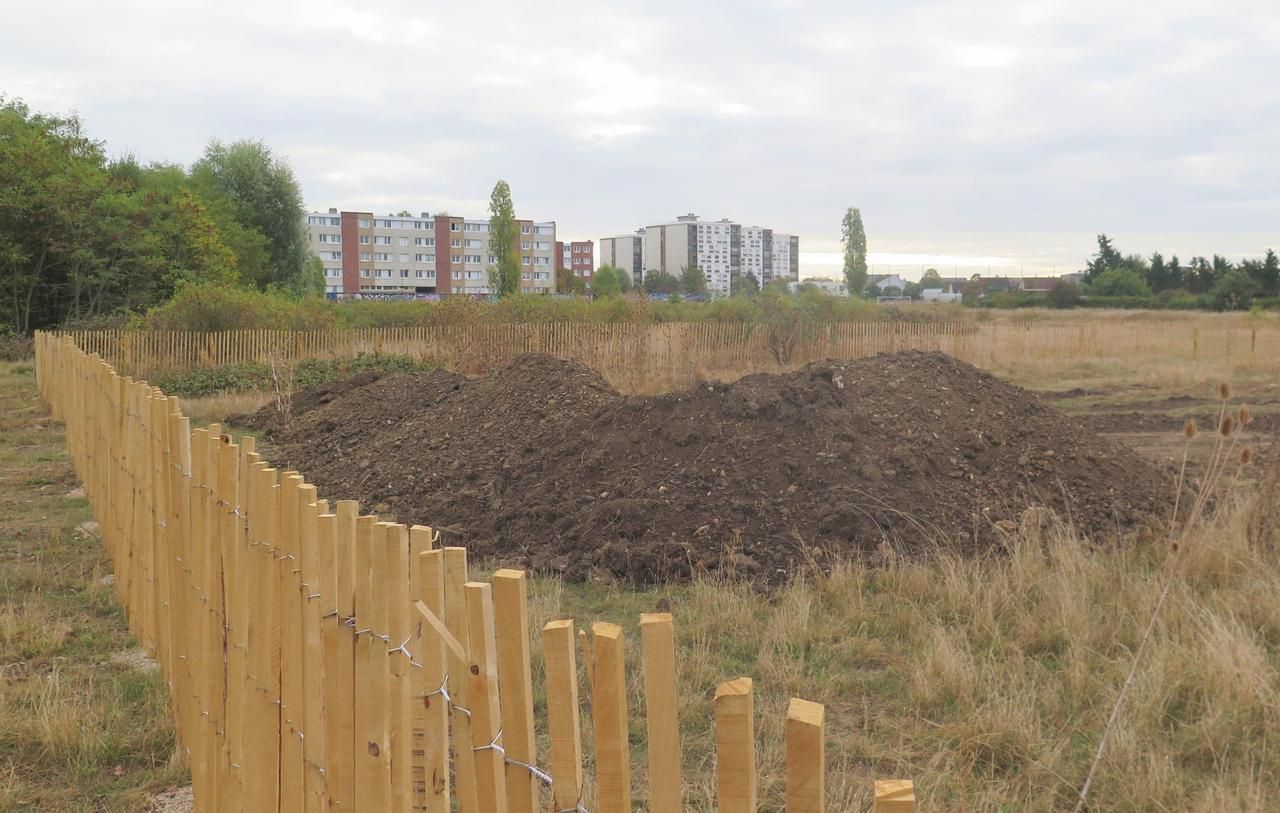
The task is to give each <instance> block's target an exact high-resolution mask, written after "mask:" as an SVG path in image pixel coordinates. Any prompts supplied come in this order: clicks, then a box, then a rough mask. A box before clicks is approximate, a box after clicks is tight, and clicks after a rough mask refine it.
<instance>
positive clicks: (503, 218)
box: [489, 180, 520, 296]
mask: <svg viewBox="0 0 1280 813" xmlns="http://www.w3.org/2000/svg"><path fill="white" fill-rule="evenodd" d="M519 239H520V236H519V234H517V229H516V210H515V205H514V204H513V203H512V202H511V187H510V186H508V185H507V182H506V181H502V180H500V181H498V182H497V183H496V184H494V185H493V193H492V194H491V195H489V253H490V254H492V255H493V257H494V259H495V260H496V261H497V262H496V263H495V264H494V265H493V266H491V267H490V268H489V287H491V288H492V289H493V292H494V293H495V294H497V295H498V296H510V295H511V294H515V293H519V291H520V252H519V245H518V243H517V242H516V241H517V240H519Z"/></svg>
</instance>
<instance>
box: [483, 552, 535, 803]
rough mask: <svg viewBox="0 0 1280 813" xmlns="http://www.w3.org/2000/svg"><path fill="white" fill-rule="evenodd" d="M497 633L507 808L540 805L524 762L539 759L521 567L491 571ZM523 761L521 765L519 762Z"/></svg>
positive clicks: (526, 589) (526, 600) (526, 594)
mask: <svg viewBox="0 0 1280 813" xmlns="http://www.w3.org/2000/svg"><path fill="white" fill-rule="evenodd" d="M493 603H494V612H495V614H496V618H497V635H498V681H499V683H498V688H499V690H500V693H501V695H502V741H503V745H504V746H505V747H506V749H507V756H508V757H510V759H511V762H510V764H508V765H507V771H506V773H507V810H509V811H511V813H533V811H535V810H537V809H538V780H537V779H536V778H535V777H534V775H533V774H532V773H531V772H530V771H529V769H528V768H526V767H524V766H525V765H533V764H535V763H536V762H537V744H536V741H535V739H534V726H533V668H532V665H531V660H530V655H529V607H528V605H529V587H528V582H527V581H526V579H525V574H524V571H523V570H498V571H497V572H495V573H494V574H493ZM521 763H523V764H521Z"/></svg>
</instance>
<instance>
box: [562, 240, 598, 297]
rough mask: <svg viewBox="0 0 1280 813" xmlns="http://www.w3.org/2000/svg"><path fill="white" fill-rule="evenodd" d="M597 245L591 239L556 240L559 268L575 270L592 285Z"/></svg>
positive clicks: (584, 280) (574, 271)
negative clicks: (566, 241) (567, 241)
mask: <svg viewBox="0 0 1280 813" xmlns="http://www.w3.org/2000/svg"><path fill="white" fill-rule="evenodd" d="M595 254H596V245H595V243H593V242H591V241H590V240H574V241H572V242H569V243H565V242H561V241H558V240H557V241H556V257H557V258H559V259H558V266H557V267H558V268H565V269H568V270H569V271H572V272H573V275H574V276H575V277H578V278H580V279H581V280H582V281H583V282H585V283H586V284H587V287H588V288H590V287H591V274H592V272H593V271H594V270H595Z"/></svg>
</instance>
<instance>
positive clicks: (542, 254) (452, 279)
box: [306, 209, 556, 296]
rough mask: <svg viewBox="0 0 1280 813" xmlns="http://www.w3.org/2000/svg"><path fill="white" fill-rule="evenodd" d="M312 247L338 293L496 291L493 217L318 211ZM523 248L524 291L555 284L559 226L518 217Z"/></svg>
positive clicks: (310, 224) (311, 224)
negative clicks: (491, 232)
mask: <svg viewBox="0 0 1280 813" xmlns="http://www.w3.org/2000/svg"><path fill="white" fill-rule="evenodd" d="M306 222H307V229H308V231H309V232H310V246H311V251H312V252H313V253H314V254H315V255H316V256H317V257H319V258H320V261H321V263H322V264H323V265H324V275H325V292H326V293H327V294H330V295H333V296H352V295H357V294H358V295H417V294H441V295H442V294H470V295H485V294H491V293H492V290H491V288H490V286H489V268H490V266H493V265H496V264H497V257H495V256H494V255H493V254H491V253H490V251H489V221H488V220H487V219H486V220H468V219H466V218H461V217H451V216H450V215H447V214H439V215H436V216H434V217H433V216H431V215H429V214H427V213H426V212H423V213H422V215H421V216H420V217H411V216H397V215H388V216H386V217H375V216H374V215H373V214H372V213H370V212H341V213H340V212H338V210H337V209H330V210H329V211H328V212H311V213H309V214H307V216H306ZM516 225H517V235H516V245H515V248H516V251H517V255H518V256H519V258H520V287H521V290H523V291H524V292H525V293H551V292H552V291H554V290H555V268H556V224H555V221H549V222H545V223H535V222H533V221H529V220H517V221H516Z"/></svg>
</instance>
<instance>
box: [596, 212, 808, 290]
mask: <svg viewBox="0 0 1280 813" xmlns="http://www.w3.org/2000/svg"><path fill="white" fill-rule="evenodd" d="M624 240H638V242H640V244H641V247H640V260H641V265H640V267H641V268H642V269H643V273H642V274H641V276H642V277H643V274H645V273H649V272H653V271H664V272H666V273H668V274H671V275H672V276H675V277H679V276H680V274H681V273H682V272H683V271H684V269H685V268H688V267H690V266H696V267H697V268H698V270H700V271H702V273H703V275H704V276H705V277H706V280H707V290H708V291H710V292H711V293H713V294H716V295H719V296H728V295H729V292H730V289H731V280H732V279H733V278H734V277H736V276H740V275H744V274H751V275H752V276H754V277H755V278H756V281H757V282H759V283H760V284H761V285H767V284H768V283H770V282H772V281H773V280H775V279H786V280H795V279H798V278H799V276H800V264H799V260H800V240H799V238H798V237H796V236H795V235H789V234H782V233H780V232H775V231H774V230H773V229H766V228H763V227H760V226H742V225H740V224H738V223H734V222H733V221H731V220H727V219H726V220H715V221H705V222H704V221H701V220H699V219H698V216H697V215H694V214H687V215H683V216H681V217H677V218H676V219H675V220H674V221H672V222H669V223H660V224H657V225H654V226H647V227H645V228H643V229H640V230H639V231H637V232H636V234H635V235H629V236H625V237H610V238H605V239H604V240H601V241H600V242H601V251H600V254H601V258H602V259H601V262H608V260H607V259H606V258H607V257H609V256H617V255H623V252H625V251H626V249H627V248H631V247H632V244H631V243H620V242H619V241H624ZM633 250H634V249H633ZM624 267H625V266H624Z"/></svg>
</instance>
